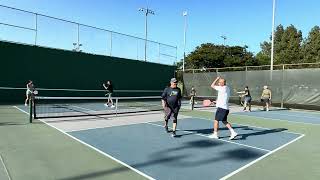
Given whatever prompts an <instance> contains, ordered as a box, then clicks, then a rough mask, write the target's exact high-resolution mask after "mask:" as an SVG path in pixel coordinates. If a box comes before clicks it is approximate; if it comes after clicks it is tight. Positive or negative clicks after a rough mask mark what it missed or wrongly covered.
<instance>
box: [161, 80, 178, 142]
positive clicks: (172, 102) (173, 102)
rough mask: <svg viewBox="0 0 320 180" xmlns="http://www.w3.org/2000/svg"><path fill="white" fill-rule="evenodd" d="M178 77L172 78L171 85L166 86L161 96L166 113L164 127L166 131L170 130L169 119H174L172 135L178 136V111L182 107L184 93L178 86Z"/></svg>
mask: <svg viewBox="0 0 320 180" xmlns="http://www.w3.org/2000/svg"><path fill="white" fill-rule="evenodd" d="M177 82H178V81H177V79H176V78H172V79H171V80H170V86H169V87H167V88H165V89H164V91H163V93H162V95H161V97H162V100H161V102H162V107H163V110H164V113H165V116H164V121H165V124H164V128H165V130H166V132H169V130H168V121H169V119H172V121H173V128H172V137H176V129H177V123H178V113H179V110H180V107H181V99H182V94H181V90H180V88H178V87H177Z"/></svg>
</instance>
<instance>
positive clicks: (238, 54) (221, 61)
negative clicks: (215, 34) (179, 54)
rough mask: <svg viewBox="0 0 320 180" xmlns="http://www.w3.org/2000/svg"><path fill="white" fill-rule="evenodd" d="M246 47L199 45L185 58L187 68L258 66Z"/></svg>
mask: <svg viewBox="0 0 320 180" xmlns="http://www.w3.org/2000/svg"><path fill="white" fill-rule="evenodd" d="M247 48H248V47H247V46H244V47H241V46H222V45H215V44H212V43H206V44H201V45H200V46H198V47H196V49H195V50H194V51H193V52H191V53H190V54H189V55H188V56H187V57H186V62H185V65H186V67H187V68H193V69H197V68H202V67H210V68H221V67H234V66H247V65H258V62H257V61H256V59H255V57H254V55H253V53H251V52H248V51H247Z"/></svg>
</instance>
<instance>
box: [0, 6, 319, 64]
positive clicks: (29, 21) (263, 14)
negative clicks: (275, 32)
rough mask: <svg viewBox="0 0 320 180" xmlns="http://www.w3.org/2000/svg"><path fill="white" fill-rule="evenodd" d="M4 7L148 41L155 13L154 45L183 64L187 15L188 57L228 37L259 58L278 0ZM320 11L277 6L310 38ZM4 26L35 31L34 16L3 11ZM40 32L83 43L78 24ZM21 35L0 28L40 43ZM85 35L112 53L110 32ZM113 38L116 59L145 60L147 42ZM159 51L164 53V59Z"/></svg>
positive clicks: (279, 14) (89, 43)
mask: <svg viewBox="0 0 320 180" xmlns="http://www.w3.org/2000/svg"><path fill="white" fill-rule="evenodd" d="M0 4H1V5H5V6H10V7H15V8H19V9H24V10H27V11H32V12H36V13H40V14H45V15H48V16H53V17H57V18H61V19H66V20H70V21H74V22H78V23H81V24H86V25H91V26H95V27H99V28H103V29H108V30H111V31H115V32H120V33H123V34H128V35H132V36H136V37H140V38H142V39H144V38H145V26H144V25H145V24H144V23H145V16H144V14H143V13H142V12H139V11H138V9H139V8H141V7H149V8H150V9H152V10H153V11H154V12H155V15H149V16H148V39H149V40H152V41H156V42H160V43H164V44H169V45H172V46H176V47H177V54H176V56H177V59H178V60H179V59H181V58H182V57H183V51H184V23H185V17H184V16H182V14H183V11H187V12H188V15H187V24H188V26H187V31H186V53H187V54H188V53H190V52H192V51H193V50H195V48H196V47H197V46H199V45H201V44H202V43H214V44H223V43H224V41H223V38H221V36H222V35H224V36H226V37H227V39H226V41H225V43H226V45H228V46H233V45H239V46H244V45H247V46H248V47H249V48H248V50H249V51H251V52H253V53H255V54H256V53H258V52H259V51H260V43H261V42H263V41H269V37H270V35H271V31H272V0H90V1H89V0H54V1H52V0H0ZM319 7H320V1H319V0H304V1H302V0H276V21H275V24H276V25H279V24H282V25H284V26H285V27H287V26H289V25H290V24H293V25H294V26H295V27H297V28H298V29H299V30H301V31H302V33H303V36H304V38H305V37H306V36H307V34H308V32H309V31H310V30H311V28H312V27H314V26H315V25H319V24H320V11H319ZM0 22H2V23H3V22H4V23H10V24H12V23H13V24H18V25H19V26H24V27H30V28H33V27H34V17H33V16H32V15H30V14H25V13H17V12H11V11H7V10H4V9H3V8H0ZM38 26H41V28H42V29H41V30H39V32H38V44H39V45H43V46H46V45H48V46H54V47H61V48H66V49H68V48H72V47H73V45H72V42H76V41H77V36H76V34H77V27H76V25H74V24H67V23H61V22H52V21H48V20H45V19H39V22H38ZM53 27H55V28H53ZM21 31H22V30H16V29H15V30H13V29H12V28H7V27H6V28H4V27H3V26H0V39H8V38H9V37H10V38H13V39H14V38H16V39H25V40H24V41H26V42H33V41H34V32H33V31H27V32H26V31H24V32H21ZM80 31H81V32H80V33H81V43H82V44H83V46H84V47H83V48H88V49H90V48H91V49H92V51H95V52H96V53H97V54H99V53H100V54H101V53H102V54H103V53H109V52H108V51H106V49H107V48H110V45H109V44H108V43H106V42H107V41H109V40H110V37H108V36H107V35H106V34H105V32H101V31H96V30H92V29H91V30H89V29H86V28H82V29H81V30H80ZM93 34H94V35H93ZM10 38H9V40H10ZM112 38H115V41H113V42H116V43H114V45H112V51H113V53H114V54H124V53H127V54H128V55H127V57H129V58H133V59H134V58H137V59H139V58H140V59H141V58H143V56H144V53H143V48H144V41H143V40H139V41H137V42H136V41H135V40H134V38H127V37H126V38H123V37H120V36H119V37H116V36H113V37H112ZM117 38H118V39H117ZM133 44H134V45H133ZM149 46H153V47H152V48H153V49H154V50H153V51H150V52H148V55H150V56H151V55H152V56H154V58H157V57H158V56H159V57H160V56H162V53H163V54H166V55H169V54H170V55H173V56H175V50H174V49H172V48H171V47H165V46H161V47H158V45H157V44H152V43H150V45H149ZM149 46H148V47H149ZM132 47H134V48H133V49H134V50H132ZM152 48H151V47H150V49H152ZM155 49H161V51H162V52H161V53H158V52H157V50H155ZM119 56H121V55H119ZM166 57H168V56H164V57H163V59H166ZM159 61H161V58H159Z"/></svg>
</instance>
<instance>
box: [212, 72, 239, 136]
mask: <svg viewBox="0 0 320 180" xmlns="http://www.w3.org/2000/svg"><path fill="white" fill-rule="evenodd" d="M217 82H218V85H216V84H217ZM211 87H212V88H213V89H215V90H217V91H218V97H217V100H216V107H217V111H216V115H215V119H214V123H213V134H212V135H210V136H209V137H210V138H214V139H218V138H219V136H218V129H219V121H222V123H223V124H224V125H225V126H226V127H227V128H228V129H229V130H230V133H231V135H230V138H229V139H230V140H232V139H234V138H235V137H236V136H237V135H238V134H237V133H236V132H235V131H234V130H233V128H232V126H231V124H230V123H229V122H228V120H227V117H228V114H229V105H228V101H229V97H230V89H229V87H228V86H226V80H225V79H223V78H220V77H217V78H216V79H215V80H214V81H213V83H212V84H211Z"/></svg>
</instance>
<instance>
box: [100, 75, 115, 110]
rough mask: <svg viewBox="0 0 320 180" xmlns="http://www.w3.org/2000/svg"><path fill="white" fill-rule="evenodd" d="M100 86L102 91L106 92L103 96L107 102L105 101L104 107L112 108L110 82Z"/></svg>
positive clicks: (111, 87)
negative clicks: (106, 98)
mask: <svg viewBox="0 0 320 180" xmlns="http://www.w3.org/2000/svg"><path fill="white" fill-rule="evenodd" d="M102 85H103V87H104V89H105V90H106V94H105V96H107V97H108V100H107V103H106V104H105V106H107V107H112V108H114V105H113V100H112V93H113V86H112V83H111V81H107V82H106V83H103V84H102Z"/></svg>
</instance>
